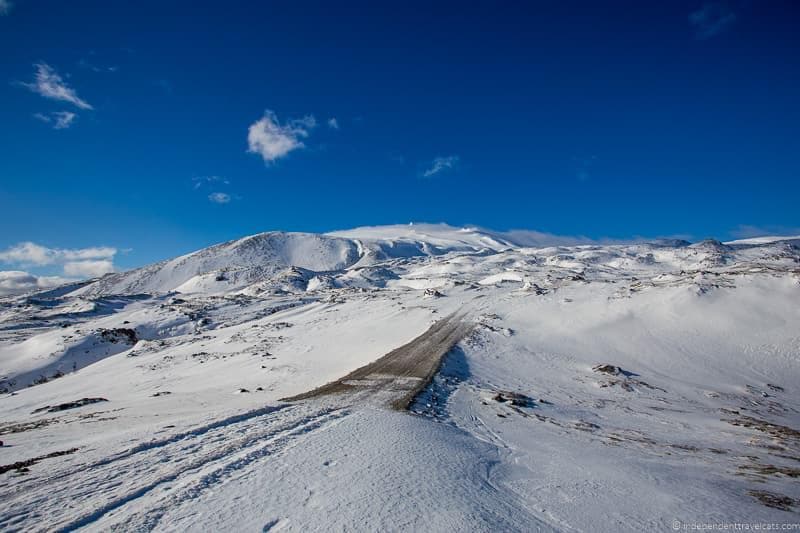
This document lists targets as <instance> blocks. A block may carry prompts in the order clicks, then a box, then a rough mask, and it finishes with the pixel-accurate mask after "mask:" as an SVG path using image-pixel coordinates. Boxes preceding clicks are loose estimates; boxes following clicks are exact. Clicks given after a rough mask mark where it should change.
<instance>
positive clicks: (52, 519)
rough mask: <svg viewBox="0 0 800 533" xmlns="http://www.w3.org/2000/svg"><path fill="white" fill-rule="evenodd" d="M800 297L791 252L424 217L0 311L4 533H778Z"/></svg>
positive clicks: (253, 247) (43, 297)
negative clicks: (611, 238)
mask: <svg viewBox="0 0 800 533" xmlns="http://www.w3.org/2000/svg"><path fill="white" fill-rule="evenodd" d="M534 238H537V239H538V238H541V239H542V240H541V242H542V243H543V245H544V246H530V244H532V243H533V244H535V243H536V242H538V241H534ZM798 301H800V250H799V249H798V240H797V239H796V238H795V239H780V238H760V239H749V240H744V241H734V242H728V243H721V242H718V241H713V240H707V241H702V242H698V243H694V244H692V243H688V242H685V241H678V240H662V241H656V242H650V243H647V242H642V243H619V244H605V245H601V244H597V243H590V242H584V241H581V242H580V243H576V242H565V241H557V240H556V239H555V238H554V237H553V236H542V235H538V236H537V235H533V234H528V235H527V236H526V238H525V239H523V238H522V236H520V235H516V236H515V235H514V234H513V233H508V234H501V233H496V232H487V231H483V230H480V229H476V228H470V229H458V228H451V227H447V226H435V225H421V226H417V225H415V226H392V227H387V228H360V229H357V230H351V231H348V232H337V233H336V234H333V235H311V234H295V233H263V234H259V235H255V236H252V237H246V238H243V239H239V240H236V241H231V242H228V243H224V244H220V245H217V246H212V247H210V248H207V249H204V250H200V251H198V252H194V253H192V254H188V255H185V256H181V257H179V258H176V259H172V260H168V261H164V262H161V263H158V264H155V265H151V266H148V267H143V268H140V269H137V270H133V271H130V272H124V273H119V274H111V275H108V276H106V277H104V278H101V279H99V280H95V281H92V282H88V283H80V284H73V285H70V286H65V287H62V288H58V289H54V290H49V291H43V292H39V293H36V294H28V295H23V296H15V297H9V298H4V299H0V389H1V390H3V391H4V393H3V394H2V396H0V438H1V439H2V440H3V442H4V446H3V447H0V472H3V473H2V474H0V529H3V530H4V531H22V530H25V531H28V530H54V529H64V530H72V529H78V528H86V529H87V530H95V531H108V530H118V531H130V530H136V531H141V530H152V529H157V530H259V529H262V530H269V529H280V528H284V529H288V530H296V531H307V530H409V529H414V530H416V529H427V530H433V531H444V530H448V531H451V530H479V531H497V530H512V531H530V530H564V531H572V530H592V531H618V530H620V529H645V528H656V529H664V528H667V529H669V528H671V527H672V525H673V523H674V521H676V520H677V521H679V522H681V523H684V524H694V523H698V524H704V523H736V522H739V523H756V522H759V523H777V524H783V523H792V522H797V521H798V520H797V516H799V515H798V514H797V513H798V511H800V488H798V485H797V483H796V480H797V477H798V476H800V470H798V462H799V461H800V395H798V389H797V385H796V384H797V383H800V334H798V331H800V305H798ZM448 317H449V318H448ZM453 317H460V318H459V319H458V320H455V319H453ZM454 343H455V346H454V348H453V349H452V350H451V351H450V352H449V353H447V354H446V355H444V359H443V360H442V363H441V367H438V364H439V361H440V356H442V354H443V353H444V352H445V351H446V350H447V349H448V348H449V347H450V346H451V345H453V344H454ZM437 369H438V373H437V374H436V375H435V377H434V378H433V380H432V381H431V382H430V384H429V385H428V386H426V387H424V388H423V389H422V391H421V392H420V393H419V394H418V395H417V396H416V397H415V399H414V400H413V401H412V402H411V407H410V409H411V410H412V411H413V412H414V413H416V414H412V415H410V414H407V413H402V412H399V411H397V410H394V409H392V408H391V406H392V405H395V406H400V405H399V404H398V402H399V401H400V400H402V401H401V402H400V403H402V405H403V406H404V405H406V404H407V403H408V400H409V399H410V398H409V395H413V394H415V393H417V392H418V391H419V389H420V387H422V386H423V385H424V383H426V382H427V379H428V378H429V377H430V374H431V373H432V372H433V371H435V370H437ZM282 398H293V399H295V400H297V401H296V402H292V403H286V402H284V401H282V400H281V399H282ZM62 406H66V407H65V408H63V409H62V408H61V407H62Z"/></svg>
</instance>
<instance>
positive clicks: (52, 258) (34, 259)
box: [0, 242, 117, 266]
mask: <svg viewBox="0 0 800 533" xmlns="http://www.w3.org/2000/svg"><path fill="white" fill-rule="evenodd" d="M116 254H117V249H116V248H112V247H110V246H95V247H91V248H72V249H70V248H48V247H47V246H42V245H39V244H36V243H34V242H21V243H19V244H16V245H14V246H11V247H10V248H7V249H6V250H4V251H0V263H7V264H16V265H23V266H25V265H28V266H31V265H33V266H44V265H54V264H64V263H68V262H71V261H87V260H97V259H108V260H113V258H114V256H115V255H116Z"/></svg>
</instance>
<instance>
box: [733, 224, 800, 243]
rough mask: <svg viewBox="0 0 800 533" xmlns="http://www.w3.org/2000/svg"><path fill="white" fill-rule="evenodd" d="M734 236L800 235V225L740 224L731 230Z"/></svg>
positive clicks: (739, 237) (745, 237)
mask: <svg viewBox="0 0 800 533" xmlns="http://www.w3.org/2000/svg"><path fill="white" fill-rule="evenodd" d="M730 234H731V236H732V237H735V238H737V239H750V238H752V237H782V236H795V235H800V227H793V226H773V225H767V226H753V225H749V224H740V225H739V226H737V227H736V229H734V230H732V231H730Z"/></svg>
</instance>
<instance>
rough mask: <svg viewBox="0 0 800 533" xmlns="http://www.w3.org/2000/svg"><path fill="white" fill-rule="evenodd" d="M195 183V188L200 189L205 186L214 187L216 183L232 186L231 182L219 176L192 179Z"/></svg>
mask: <svg viewBox="0 0 800 533" xmlns="http://www.w3.org/2000/svg"><path fill="white" fill-rule="evenodd" d="M192 181H193V182H194V188H195V189H199V188H200V187H202V186H203V185H212V184H214V183H222V184H223V185H230V184H231V182H230V181H229V180H227V179H225V178H221V177H219V176H197V177H195V178H192Z"/></svg>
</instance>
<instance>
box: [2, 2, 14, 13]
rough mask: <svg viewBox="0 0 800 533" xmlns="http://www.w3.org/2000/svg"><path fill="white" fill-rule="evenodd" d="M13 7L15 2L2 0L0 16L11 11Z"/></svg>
mask: <svg viewBox="0 0 800 533" xmlns="http://www.w3.org/2000/svg"><path fill="white" fill-rule="evenodd" d="M12 7H14V4H12V3H11V2H10V1H9V0H0V16H3V15H8V14H9V13H11V8H12Z"/></svg>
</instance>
